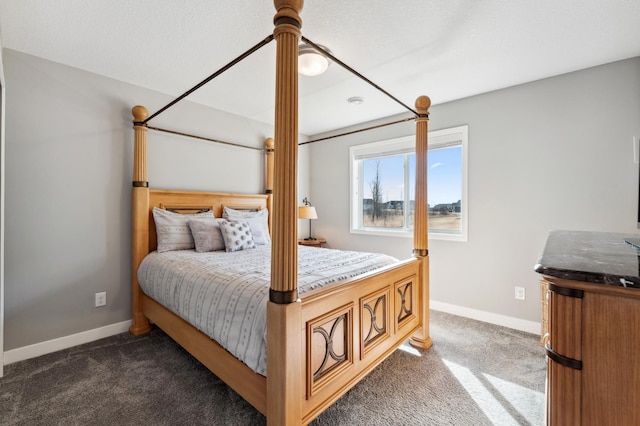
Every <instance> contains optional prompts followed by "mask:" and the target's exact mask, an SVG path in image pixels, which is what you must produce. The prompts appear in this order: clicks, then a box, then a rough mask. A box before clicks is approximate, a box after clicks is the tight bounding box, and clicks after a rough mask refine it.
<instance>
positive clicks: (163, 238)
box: [153, 207, 213, 253]
mask: <svg viewBox="0 0 640 426" xmlns="http://www.w3.org/2000/svg"><path fill="white" fill-rule="evenodd" d="M198 217H200V218H202V217H210V218H212V219H213V213H212V212H211V210H209V211H206V212H203V213H195V214H180V213H174V212H171V211H169V210H163V209H159V208H157V207H154V208H153V220H154V221H155V223H156V234H157V237H158V247H157V249H156V250H158V253H162V252H165V251H171V250H189V249H192V248H194V247H195V242H194V241H193V236H192V235H191V228H189V219H193V218H198Z"/></svg>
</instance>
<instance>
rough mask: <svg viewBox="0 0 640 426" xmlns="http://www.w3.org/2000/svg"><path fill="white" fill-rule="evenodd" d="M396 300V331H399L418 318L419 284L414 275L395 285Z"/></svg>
mask: <svg viewBox="0 0 640 426" xmlns="http://www.w3.org/2000/svg"><path fill="white" fill-rule="evenodd" d="M394 290H395V291H394V298H395V326H396V327H395V331H398V330H399V329H400V328H401V327H402V326H403V325H404V324H405V323H407V322H409V321H411V320H412V319H415V318H416V315H417V312H416V308H417V306H414V303H415V302H416V301H417V284H416V276H415V275H412V276H411V277H408V278H406V279H404V280H402V281H398V282H396V283H395V285H394Z"/></svg>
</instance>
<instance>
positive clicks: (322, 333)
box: [306, 303, 353, 398]
mask: <svg viewBox="0 0 640 426" xmlns="http://www.w3.org/2000/svg"><path fill="white" fill-rule="evenodd" d="M306 336H307V337H306V339H307V369H306V370H307V371H306V374H307V380H306V382H307V398H310V397H311V396H312V395H313V394H314V393H316V392H317V391H318V390H320V389H321V388H322V387H324V386H325V385H327V384H328V383H330V382H331V380H332V379H333V378H334V377H335V376H336V375H338V374H339V373H340V372H342V371H343V370H344V369H346V368H349V367H350V366H352V365H353V304H351V303H350V304H348V305H346V306H343V307H340V308H338V309H335V310H333V311H331V312H329V313H327V314H325V315H322V316H320V317H317V318H315V319H313V320H311V321H308V322H307V326H306Z"/></svg>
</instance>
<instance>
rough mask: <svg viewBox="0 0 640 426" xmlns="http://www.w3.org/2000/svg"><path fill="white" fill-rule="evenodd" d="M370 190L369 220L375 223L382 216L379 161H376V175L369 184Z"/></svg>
mask: <svg viewBox="0 0 640 426" xmlns="http://www.w3.org/2000/svg"><path fill="white" fill-rule="evenodd" d="M369 189H371V198H372V201H373V210H372V211H371V219H372V221H373V222H374V223H375V221H376V219H379V218H380V216H381V214H382V183H381V182H380V160H377V161H376V174H375V176H374V177H373V179H372V180H371V181H370V182H369Z"/></svg>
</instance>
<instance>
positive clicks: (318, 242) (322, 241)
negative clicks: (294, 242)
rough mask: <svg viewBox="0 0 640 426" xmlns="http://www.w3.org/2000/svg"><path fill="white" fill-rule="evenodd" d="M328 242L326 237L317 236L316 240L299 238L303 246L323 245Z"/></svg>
mask: <svg viewBox="0 0 640 426" xmlns="http://www.w3.org/2000/svg"><path fill="white" fill-rule="evenodd" d="M326 243H327V240H325V239H324V238H316V239H315V240H298V244H300V245H301V246H311V247H322V245H323V244H326Z"/></svg>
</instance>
